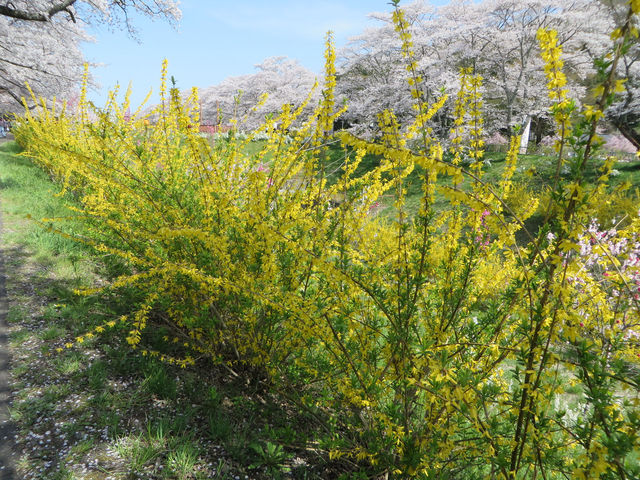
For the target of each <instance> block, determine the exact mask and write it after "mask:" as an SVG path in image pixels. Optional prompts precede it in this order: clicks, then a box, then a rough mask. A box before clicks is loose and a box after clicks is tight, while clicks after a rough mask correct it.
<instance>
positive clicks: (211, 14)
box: [83, 0, 442, 106]
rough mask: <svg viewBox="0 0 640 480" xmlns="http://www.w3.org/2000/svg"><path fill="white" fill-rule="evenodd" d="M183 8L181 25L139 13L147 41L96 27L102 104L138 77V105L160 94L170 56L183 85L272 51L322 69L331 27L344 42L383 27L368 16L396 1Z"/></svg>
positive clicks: (214, 78)
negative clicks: (116, 89)
mask: <svg viewBox="0 0 640 480" xmlns="http://www.w3.org/2000/svg"><path fill="white" fill-rule="evenodd" d="M432 3H442V2H441V1H440V2H432ZM180 6H181V9H182V20H181V21H180V23H179V25H178V26H177V27H176V28H172V27H171V25H169V23H167V22H164V21H160V20H155V21H152V20H150V19H147V18H145V17H141V16H133V21H132V23H133V24H134V26H135V27H136V29H137V30H138V37H139V43H138V42H136V41H135V40H133V39H131V38H130V37H129V36H128V35H127V33H126V32H124V31H118V30H116V31H110V30H109V29H108V28H106V27H104V26H102V27H94V28H93V30H92V31H91V33H92V35H93V36H94V37H95V39H96V42H95V43H88V44H86V45H85V46H84V48H83V51H84V53H85V56H86V57H87V60H88V61H90V62H95V63H100V64H103V65H104V66H101V67H97V68H94V69H93V70H92V74H93V77H94V79H95V80H96V81H97V82H98V83H99V84H100V85H101V87H102V88H101V90H98V91H94V92H91V93H90V98H91V100H93V101H95V102H96V103H97V104H98V105H99V106H102V105H103V104H104V101H105V98H106V92H107V90H108V89H111V88H113V86H114V85H115V84H116V83H120V85H121V87H122V88H123V89H125V88H126V87H127V85H128V84H129V82H132V88H133V94H132V103H133V105H138V104H139V103H140V102H142V100H143V99H144V97H145V96H146V95H147V93H148V91H149V89H151V88H153V90H154V92H157V90H158V88H157V87H158V82H159V76H160V65H161V62H162V59H163V58H167V59H168V60H169V75H173V76H174V77H175V78H176V80H177V82H178V86H179V87H180V88H181V89H186V88H190V87H191V86H194V85H195V86H198V87H207V86H210V85H214V84H216V83H219V82H220V81H222V80H223V79H224V78H226V77H229V76H237V75H243V74H247V73H252V72H253V71H255V69H254V65H255V64H257V63H260V62H261V61H262V60H263V59H265V58H267V57H271V56H286V57H289V58H295V59H297V60H298V61H299V62H300V63H301V64H302V65H304V66H305V67H307V68H309V69H310V70H312V71H314V72H321V71H322V65H323V61H324V58H323V51H324V37H325V34H326V32H327V30H332V31H333V32H334V34H335V39H336V44H337V45H338V47H339V46H341V45H343V44H345V43H346V41H347V39H348V38H349V37H351V36H354V35H357V34H359V33H360V32H362V31H363V30H364V29H365V28H366V27H367V26H375V25H377V24H378V22H376V21H374V20H371V19H369V18H368V17H367V14H368V13H370V12H383V11H390V8H391V7H390V5H389V1H388V0H226V1H223V0H182V1H181V4H180Z"/></svg>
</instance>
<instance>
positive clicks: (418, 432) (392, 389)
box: [16, 3, 640, 479]
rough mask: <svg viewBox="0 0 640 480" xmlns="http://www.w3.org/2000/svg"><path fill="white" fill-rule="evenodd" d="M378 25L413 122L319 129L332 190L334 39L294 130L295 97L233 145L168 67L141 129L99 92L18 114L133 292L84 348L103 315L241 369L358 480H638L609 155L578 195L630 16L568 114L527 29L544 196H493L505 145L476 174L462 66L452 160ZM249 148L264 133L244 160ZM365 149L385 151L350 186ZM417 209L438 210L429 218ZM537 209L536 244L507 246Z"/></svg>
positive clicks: (474, 109)
mask: <svg viewBox="0 0 640 480" xmlns="http://www.w3.org/2000/svg"><path fill="white" fill-rule="evenodd" d="M633 8H634V9H636V4H635V3H634V4H633ZM630 15H631V11H630ZM629 19H630V17H629ZM394 22H395V24H396V29H397V31H398V34H399V36H400V38H401V39H402V42H403V48H402V54H403V56H404V57H405V59H406V62H407V69H408V71H409V73H410V74H411V75H412V80H411V86H410V88H411V89H412V93H413V96H414V98H415V100H416V102H415V110H416V118H415V121H414V122H413V123H412V124H411V125H408V126H402V125H399V124H398V122H397V121H396V118H395V117H394V115H393V113H392V112H388V111H387V112H384V113H382V114H381V115H380V118H379V125H380V131H381V136H380V137H379V139H378V141H376V142H368V141H364V140H360V139H358V138H355V137H353V136H351V135H349V134H348V133H344V132H339V133H336V134H335V136H334V138H337V139H339V140H340V141H341V142H342V144H343V145H344V147H345V161H344V165H343V166H342V170H341V173H340V175H339V178H337V180H335V181H333V180H332V181H329V180H328V176H327V175H326V174H325V172H324V168H323V159H324V156H325V155H326V148H327V147H326V145H327V141H328V140H329V138H330V137H331V136H332V134H331V130H332V125H333V121H334V120H335V119H336V118H337V116H339V115H340V113H341V112H340V111H339V110H336V107H335V105H334V99H333V89H334V85H335V70H334V50H333V46H332V44H331V41H330V40H329V41H328V47H327V52H326V60H327V62H326V63H327V69H326V78H325V84H324V87H323V92H322V93H323V95H322V98H323V100H322V102H321V103H320V105H319V106H318V107H317V109H316V114H315V115H314V116H313V117H312V118H309V119H306V120H305V121H304V123H303V126H302V127H301V128H299V129H298V130H295V131H294V130H291V131H290V126H291V124H292V122H293V121H294V120H296V119H298V118H299V117H300V115H301V112H302V111H303V108H304V105H302V106H298V107H297V108H296V107H292V106H290V105H285V106H283V107H282V111H281V113H280V114H279V115H278V116H277V118H276V117H274V118H272V119H269V120H267V121H266V122H265V124H264V126H263V127H262V128H261V129H259V130H257V131H255V132H253V133H251V134H249V135H248V136H247V137H246V138H242V139H241V138H239V137H238V136H236V135H235V134H234V130H232V131H231V132H230V133H229V135H228V138H227V139H226V140H217V141H215V142H211V141H210V140H209V139H208V138H206V137H203V136H201V135H200V134H199V133H198V131H199V128H198V127H199V125H198V98H197V91H195V90H194V91H193V92H192V93H191V95H190V96H189V97H188V98H186V99H185V100H183V99H182V98H180V96H179V94H178V92H177V91H176V90H174V89H172V90H169V91H167V88H166V64H165V65H163V73H162V84H161V85H162V86H161V91H160V94H161V103H160V104H159V105H158V107H157V108H156V109H155V110H154V111H153V112H152V113H151V114H150V115H148V116H144V115H141V114H139V113H136V114H134V115H133V116H132V118H130V119H129V118H127V117H126V115H125V112H126V111H127V110H128V107H129V105H128V101H127V100H125V102H124V104H122V105H119V104H118V103H117V102H116V100H115V93H114V94H113V95H112V97H111V100H110V102H109V103H108V105H107V106H106V108H105V109H104V110H98V109H93V110H92V109H90V108H89V105H88V104H87V102H86V100H85V94H84V93H83V95H82V101H81V102H80V105H79V111H78V112H77V113H76V114H71V113H69V112H67V111H66V110H65V109H62V110H55V109H53V108H52V109H48V108H47V106H46V104H44V103H43V105H42V108H40V109H39V110H37V112H29V111H27V113H26V115H25V117H24V118H23V119H22V121H21V123H20V125H19V127H18V129H17V132H16V138H17V139H18V141H19V142H20V143H21V144H22V145H23V146H24V147H25V152H26V154H28V155H29V156H31V157H33V158H34V159H35V160H36V161H37V162H39V163H40V164H41V165H42V166H43V168H46V169H47V170H48V171H50V172H51V174H52V176H53V177H55V178H56V179H58V180H59V181H60V182H61V184H62V185H63V189H65V190H69V191H71V192H73V193H74V194H75V195H76V196H77V198H78V199H79V205H80V206H79V207H78V211H77V215H79V216H82V217H83V218H85V219H86V223H87V232H88V234H87V235H86V236H84V237H82V238H79V240H80V241H83V242H85V243H87V244H90V245H92V246H93V247H94V248H95V250H96V251H98V252H102V253H103V254H105V255H107V256H109V257H111V258H114V259H117V261H118V262H119V263H120V264H121V265H122V270H121V271H122V272H124V273H122V274H121V275H120V276H118V277H117V278H115V279H113V281H112V283H111V285H110V286H109V287H108V288H114V289H117V288H122V287H127V288H130V289H132V290H133V291H135V292H136V293H137V295H138V296H139V299H140V301H139V303H138V304H137V305H136V306H135V308H134V309H133V310H132V312H131V314H130V315H129V316H126V317H122V318H120V319H113V321H110V322H108V323H107V324H105V325H104V326H101V327H98V328H97V329H96V331H93V332H87V336H93V335H95V334H97V333H100V332H101V331H103V330H104V329H106V328H108V327H110V326H113V325H115V324H116V323H117V322H119V323H121V324H125V325H127V330H128V332H129V333H128V336H127V341H128V342H129V343H130V344H131V346H132V348H137V349H139V350H140V351H141V353H142V354H144V355H158V356H161V357H162V358H163V360H165V361H168V362H172V363H177V364H181V365H186V364H189V363H192V362H194V361H195V359H196V358H201V357H206V358H209V359H212V360H213V361H216V362H223V363H224V364H225V365H227V366H228V367H229V368H230V369H234V370H237V371H240V372H241V371H242V370H243V369H244V368H245V367H251V368H252V369H260V370H261V371H263V373H264V374H266V375H267V376H268V378H269V380H270V382H271V383H272V385H273V386H274V388H276V389H277V390H278V391H280V392H281V393H282V394H283V395H286V396H287V397H288V398H289V399H290V400H291V401H293V402H295V403H296V404H298V405H300V406H302V407H304V408H307V409H308V410H310V411H312V412H316V413H317V415H316V416H317V418H318V421H319V422H321V423H323V425H324V427H326V431H327V432H329V433H328V434H327V438H326V439H325V440H324V443H323V446H324V448H325V449H326V450H327V451H328V454H329V456H330V457H331V458H339V457H349V458H351V459H352V460H356V461H357V463H358V464H360V465H361V466H362V468H363V469H365V471H367V472H368V473H369V474H370V475H385V474H388V475H390V476H392V477H394V478H406V477H420V478H429V479H431V478H438V479H475V478H503V479H516V478H518V479H524V478H544V479H551V478H554V479H555V478H585V479H586V478H639V476H640V467H639V463H640V457H639V455H638V451H639V449H640V438H639V436H638V432H639V431H640V415H639V406H640V396H639V393H638V387H639V379H640V375H639V373H638V367H639V366H640V358H639V356H640V346H639V338H638V334H639V333H640V320H639V313H638V301H639V300H638V292H639V291H640V273H639V270H638V267H639V264H638V262H639V261H640V259H639V255H640V236H639V235H640V217H636V218H633V219H630V221H629V222H627V226H625V227H624V228H620V229H615V230H608V231H602V230H601V229H600V227H599V225H597V224H596V223H593V219H592V218H590V212H591V210H592V208H591V202H592V201H593V199H594V198H601V197H602V195H603V194H604V192H605V188H606V183H607V176H608V173H609V170H610V162H608V163H606V164H605V165H604V166H603V168H602V176H601V177H600V179H599V180H598V182H597V183H596V184H595V185H589V184H587V183H586V182H585V180H584V172H585V168H586V167H587V165H588V164H589V162H593V161H594V159H593V153H594V150H595V149H596V148H597V143H598V139H597V136H596V134H595V128H596V124H597V122H598V120H599V119H600V118H601V117H602V116H603V111H604V110H605V109H606V107H607V105H608V104H609V103H610V102H611V100H612V98H613V94H614V92H615V89H616V81H615V77H614V75H613V73H612V72H613V71H614V70H615V67H616V62H617V59H618V58H619V56H620V53H621V48H622V47H623V46H624V43H625V42H627V41H629V39H630V38H631V35H632V33H633V30H632V27H631V23H630V20H629V21H627V23H626V24H625V26H624V27H623V28H621V29H620V30H619V31H617V32H616V35H617V38H618V39H620V40H619V42H618V43H617V45H618V47H616V48H617V49H616V51H614V52H612V55H611V58H612V59H613V60H610V62H609V63H608V64H604V65H605V67H602V68H603V70H602V71H601V72H600V80H601V82H600V88H599V91H598V98H597V100H596V103H595V104H594V105H593V106H585V108H584V109H583V110H582V111H581V112H580V111H578V110H577V108H576V107H575V104H574V102H573V101H571V100H570V99H569V98H568V96H567V92H566V91H565V90H564V89H563V86H564V75H563V74H562V70H561V68H562V61H561V57H560V53H561V52H560V49H559V47H558V46H557V45H556V38H555V34H554V32H550V31H540V32H539V40H540V44H541V48H542V52H543V56H544V59H545V61H546V65H547V67H546V74H547V77H548V80H549V92H550V95H551V98H552V99H554V101H555V102H556V103H555V106H554V108H553V115H554V118H555V120H556V122H557V130H558V138H559V140H558V142H557V145H556V150H557V165H558V169H557V171H558V172H560V171H561V169H563V168H564V167H565V166H568V167H569V169H570V171H571V172H572V173H571V176H570V178H567V177H566V176H561V175H559V174H558V175H557V176H556V178H555V181H554V183H553V184H552V185H549V186H548V190H547V192H545V195H544V198H545V202H547V204H546V205H539V204H538V199H537V198H528V199H522V198H520V192H518V191H517V189H516V188H514V185H513V184H512V182H511V177H512V175H513V173H514V172H515V168H516V165H517V150H518V146H519V144H520V141H519V138H518V137H514V138H512V140H511V148H510V150H509V153H508V155H507V168H505V171H504V175H503V177H502V179H501V180H500V181H499V182H497V183H494V184H489V183H486V182H484V181H483V169H485V168H487V167H486V166H485V165H484V163H483V162H482V157H483V141H482V117H481V109H482V99H481V96H480V93H479V92H480V91H481V83H482V79H481V78H480V77H479V76H477V75H474V74H473V72H471V71H468V70H463V71H462V72H461V79H462V81H461V84H462V89H461V92H460V95H459V96H458V98H457V100H456V107H455V115H456V120H455V122H454V131H453V132H452V138H453V141H452V145H451V147H450V148H449V149H447V150H446V151H445V149H444V147H443V146H442V145H441V143H440V142H439V141H438V140H437V139H436V138H433V137H432V135H431V132H430V130H429V128H428V122H429V119H430V118H431V117H433V115H434V114H435V113H436V112H437V111H438V109H439V108H441V107H442V105H443V104H444V101H445V99H444V98H442V99H440V100H439V101H437V102H435V103H434V104H427V103H426V102H425V100H424V98H423V96H422V93H421V90H420V84H421V78H420V77H419V76H418V75H417V74H416V73H415V72H416V68H415V63H414V60H413V53H412V47H411V39H410V37H409V34H408V31H407V28H406V22H405V19H404V16H403V14H402V11H401V10H400V9H398V8H397V5H396V10H395V13H394ZM85 86H86V82H85ZM85 88H86V87H85ZM258 135H260V136H265V135H266V138H267V140H266V141H264V143H261V144H260V145H261V148H260V150H259V151H258V152H255V153H250V152H251V151H252V148H250V147H253V146H255V145H257V143H256V142H254V139H255V138H256V136H258ZM568 150H571V152H572V155H571V156H569V155H567V151H568ZM367 153H371V154H377V155H380V157H381V158H382V160H381V162H380V164H379V166H377V167H375V168H373V169H372V170H370V171H369V172H368V173H366V174H364V175H361V176H357V175H356V174H355V172H356V170H357V168H358V165H359V163H360V162H361V160H362V159H363V157H364V155H365V154H367ZM416 173H417V174H418V175H417V176H418V177H419V178H420V179H421V184H422V192H423V194H422V200H421V205H420V208H419V211H418V212H417V214H415V215H413V214H410V213H409V209H408V207H407V205H406V201H405V200H406V191H407V187H408V182H409V179H410V178H412V179H413V178H416ZM439 178H440V179H442V178H448V179H449V180H450V181H448V182H438V179H439ZM444 185H448V186H444ZM383 194H385V195H387V196H392V197H393V199H394V203H393V214H392V215H391V216H390V217H389V218H387V217H380V216H374V215H372V214H371V210H372V209H373V208H374V207H375V205H376V202H378V201H379V200H380V198H381V196H382V195H383ZM435 195H442V196H444V197H446V198H447V199H448V200H449V207H448V208H447V209H445V210H444V211H438V210H435V209H434V198H435ZM336 199H339V201H337V200H336ZM512 199H513V200H515V201H512ZM509 205H517V209H516V210H515V211H514V208H516V207H513V208H512V207H509ZM540 208H542V209H543V210H544V211H545V212H546V217H545V218H544V221H543V224H542V226H541V227H540V229H539V231H537V232H525V231H523V229H524V223H523V222H524V220H526V218H527V217H528V216H530V215H532V214H533V213H534V212H535V211H536V210H539V209H540ZM517 232H520V235H524V236H525V237H526V238H528V241H527V242H526V244H523V243H522V242H518V243H517V242H516V240H515V234H516V233H517ZM149 324H153V325H154V326H157V325H162V326H163V327H164V328H165V329H166V331H167V332H171V333H170V334H168V335H167V337H166V340H167V341H168V342H169V343H176V342H177V343H179V344H182V345H183V346H184V349H183V351H184V352H185V353H184V355H183V356H181V357H178V356H176V357H172V356H169V355H168V354H163V353H158V352H155V351H152V350H149V349H148V348H147V347H146V346H145V342H144V338H143V337H144V335H145V329H147V328H149ZM84 338H86V336H84V337H80V338H78V339H77V341H78V342H82V341H83V339H84ZM69 346H71V345H69Z"/></svg>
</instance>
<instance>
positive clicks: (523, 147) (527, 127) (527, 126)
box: [519, 115, 531, 155]
mask: <svg viewBox="0 0 640 480" xmlns="http://www.w3.org/2000/svg"><path fill="white" fill-rule="evenodd" d="M530 132H531V116H530V115H526V116H525V117H524V126H523V128H522V138H521V139H520V152H519V153H520V154H521V155H526V153H527V147H528V146H529V133H530Z"/></svg>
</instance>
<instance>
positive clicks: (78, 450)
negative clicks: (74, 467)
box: [71, 438, 95, 456]
mask: <svg viewBox="0 0 640 480" xmlns="http://www.w3.org/2000/svg"><path fill="white" fill-rule="evenodd" d="M94 446H95V440H93V439H91V438H90V439H87V440H82V441H80V442H78V443H76V444H75V445H74V446H73V447H71V454H72V455H78V456H82V455H84V454H85V453H87V452H89V451H91V449H92V448H93V447H94Z"/></svg>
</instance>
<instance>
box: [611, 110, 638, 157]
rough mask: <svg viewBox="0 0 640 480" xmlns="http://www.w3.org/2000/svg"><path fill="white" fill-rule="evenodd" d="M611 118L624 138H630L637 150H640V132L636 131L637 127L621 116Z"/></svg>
mask: <svg viewBox="0 0 640 480" xmlns="http://www.w3.org/2000/svg"><path fill="white" fill-rule="evenodd" d="M610 120H611V123H613V125H614V126H615V127H616V128H617V129H618V131H619V132H620V133H621V134H622V135H623V136H624V138H626V139H627V140H629V141H630V142H631V144H632V145H633V146H634V147H635V148H636V150H640V134H639V133H638V132H636V130H635V128H633V127H632V126H631V125H630V124H628V123H627V122H625V121H624V120H622V119H621V118H619V117H613V118H610Z"/></svg>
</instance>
